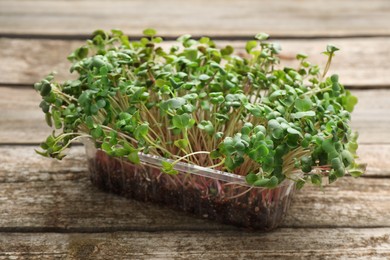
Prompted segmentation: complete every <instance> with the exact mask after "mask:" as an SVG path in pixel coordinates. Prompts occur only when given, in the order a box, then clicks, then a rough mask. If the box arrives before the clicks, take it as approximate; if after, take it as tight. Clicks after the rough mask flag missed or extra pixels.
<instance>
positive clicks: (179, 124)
mask: <svg viewBox="0 0 390 260" xmlns="http://www.w3.org/2000/svg"><path fill="white" fill-rule="evenodd" d="M190 119H191V116H190V115H189V114H182V115H174V116H173V117H172V124H173V126H174V127H176V128H178V129H181V130H183V129H185V128H187V127H189V126H190Z"/></svg>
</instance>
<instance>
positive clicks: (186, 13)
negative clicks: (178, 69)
mask: <svg viewBox="0 0 390 260" xmlns="http://www.w3.org/2000/svg"><path fill="white" fill-rule="evenodd" d="M389 13H390V12H389V3H388V1H387V0H362V1H358V2H357V1H354V0H345V1H338V0H328V1H320V0H317V1H313V0H287V1H283V3H280V2H276V1H272V0H263V1H256V0H242V1H239V2H237V1H233V0H230V1H226V0H215V1H208V0H197V1H186V2H183V1H177V0H164V1H162V0H160V1H153V2H151V1H142V0H133V1H120V0H112V1H92V0H89V1H88V0H83V1H69V0H57V1H44V0H24V1H16V2H15V1H11V0H2V1H1V2H0V24H1V25H2V26H1V28H0V33H2V34H3V35H4V34H21V35H23V34H30V35H31V34H34V35H43V34H46V35H88V34H90V33H92V32H93V31H94V30H96V29H97V28H101V29H105V30H109V29H112V28H120V29H122V30H124V32H125V33H126V34H131V35H139V34H140V33H141V32H142V30H143V29H144V28H145V27H152V28H155V29H157V30H158V31H159V32H160V33H161V34H162V35H166V36H176V35H180V34H184V33H190V34H193V35H215V36H221V37H222V36H225V35H236V36H247V35H254V34H256V33H258V32H262V31H264V32H267V33H269V34H271V35H274V36H278V37H300V36H306V37H325V36H327V37H329V36H344V37H345V36H357V35H367V36H369V35H387V36H388V35H390V24H389V23H388V17H389ZM102 21H104V22H102ZM367 21H369V22H367Z"/></svg>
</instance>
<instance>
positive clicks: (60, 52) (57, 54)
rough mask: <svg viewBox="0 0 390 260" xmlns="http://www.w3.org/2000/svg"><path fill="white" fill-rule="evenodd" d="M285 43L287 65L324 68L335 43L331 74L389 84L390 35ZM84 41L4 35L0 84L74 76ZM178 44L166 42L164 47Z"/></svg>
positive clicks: (353, 83)
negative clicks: (74, 56) (300, 57)
mask: <svg viewBox="0 0 390 260" xmlns="http://www.w3.org/2000/svg"><path fill="white" fill-rule="evenodd" d="M274 42H277V43H279V44H280V45H281V46H282V48H283V49H282V52H281V59H282V61H281V63H282V65H283V66H290V67H296V66H297V62H295V55H296V54H297V53H306V54H308V55H309V57H310V58H309V60H310V61H311V62H312V63H314V64H318V65H320V66H321V67H324V66H325V63H326V57H325V56H324V55H323V54H321V53H322V52H323V51H324V50H325V48H326V45H327V44H329V43H332V44H334V45H336V46H338V47H339V48H340V49H341V51H339V52H337V55H336V57H335V58H334V60H333V63H332V66H331V70H330V71H329V74H330V73H336V74H339V75H340V80H341V82H342V83H343V84H345V85H348V86H349V87H351V88H353V87H359V88H362V87H366V88H370V87H377V86H380V87H389V88H390V75H389V73H388V71H387V68H388V67H390V38H353V39H325V40H324V39H322V40H319V39H317V40H274ZM82 44H83V41H63V40H28V39H8V38H0V57H2V58H1V59H0V83H3V84H4V83H13V84H18V83H19V84H21V83H23V84H32V83H34V82H37V81H39V80H40V79H41V78H43V77H44V76H45V75H47V74H49V73H50V72H52V71H56V72H57V79H58V80H60V81H63V80H65V79H71V78H74V77H75V75H71V74H70V73H69V68H70V63H69V62H68V60H67V59H66V57H67V56H68V55H69V54H70V53H71V52H72V51H73V50H74V49H76V48H77V47H79V46H81V45H82ZM171 44H176V43H174V42H172V41H170V42H166V43H165V44H164V46H168V45H171ZM217 44H218V46H225V45H227V44H230V45H232V46H234V47H235V49H236V51H237V53H244V52H245V51H244V50H243V48H244V46H245V42H244V41H231V42H226V41H217Z"/></svg>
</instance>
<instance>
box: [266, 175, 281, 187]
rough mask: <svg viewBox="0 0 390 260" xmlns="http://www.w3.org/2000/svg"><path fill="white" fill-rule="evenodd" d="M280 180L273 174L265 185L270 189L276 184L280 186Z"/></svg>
mask: <svg viewBox="0 0 390 260" xmlns="http://www.w3.org/2000/svg"><path fill="white" fill-rule="evenodd" d="M278 184H279V180H278V178H277V177H276V176H272V177H271V179H270V180H269V181H268V183H267V184H266V185H265V187H267V188H269V189H273V188H275V187H276V186H278Z"/></svg>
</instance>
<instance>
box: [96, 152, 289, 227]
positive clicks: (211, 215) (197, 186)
mask: <svg viewBox="0 0 390 260" xmlns="http://www.w3.org/2000/svg"><path fill="white" fill-rule="evenodd" d="M89 169H90V173H91V181H92V183H93V184H94V185H96V186H97V187H99V188H100V189H103V190H105V191H110V192H113V193H116V194H118V195H121V196H124V197H126V198H132V199H136V200H140V201H150V202H154V203H159V204H164V205H166V206H168V207H170V208H173V209H176V210H181V211H185V212H188V213H190V214H192V215H195V216H198V217H202V218H207V219H211V220H216V221H219V222H222V223H226V224H233V225H236V226H241V227H247V228H253V229H260V230H271V229H273V228H275V227H277V225H278V224H279V223H280V222H281V221H282V220H283V218H284V216H285V214H286V211H287V209H288V207H289V205H290V201H291V197H292V194H293V191H292V192H288V190H291V189H294V187H293V186H289V185H286V186H282V187H279V188H276V189H272V190H262V189H259V188H253V189H251V190H249V191H248V189H249V188H248V187H245V186H241V185H239V184H231V185H226V183H224V182H222V181H218V180H214V179H211V178H206V177H202V176H196V175H191V174H190V173H179V174H178V175H168V174H164V173H161V171H160V170H159V169H157V168H152V167H149V166H145V165H133V164H131V163H129V162H126V161H123V160H121V159H118V158H112V157H110V156H108V155H107V154H106V153H104V152H103V151H101V150H98V151H97V152H96V156H95V157H94V158H90V159H89ZM218 182H219V183H218ZM241 193H243V194H242V195H240V196H237V195H239V194H241Z"/></svg>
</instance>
